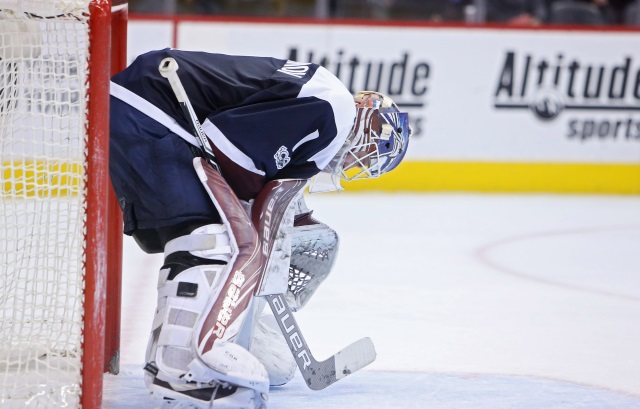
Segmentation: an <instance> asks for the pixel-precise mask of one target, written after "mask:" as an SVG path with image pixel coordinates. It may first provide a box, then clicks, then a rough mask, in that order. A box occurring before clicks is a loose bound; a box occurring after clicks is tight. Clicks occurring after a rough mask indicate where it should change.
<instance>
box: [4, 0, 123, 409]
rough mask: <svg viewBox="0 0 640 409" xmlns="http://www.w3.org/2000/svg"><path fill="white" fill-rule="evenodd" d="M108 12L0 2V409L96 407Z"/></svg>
mask: <svg viewBox="0 0 640 409" xmlns="http://www.w3.org/2000/svg"><path fill="white" fill-rule="evenodd" d="M110 8H111V4H110V1H109V0H97V1H96V0H94V1H90V0H0V67H1V73H0V150H1V152H0V164H1V166H2V168H1V172H0V226H1V227H0V406H1V407H3V408H12V407H29V408H41V407H42V408H45V407H46V408H51V407H81V406H84V407H99V402H100V400H99V399H100V397H101V396H100V393H101V392H100V391H101V386H102V380H101V378H102V372H103V371H102V369H103V359H104V358H103V357H104V339H103V338H104V325H105V324H104V321H105V314H104V305H105V295H104V289H105V288H104V287H105V285H106V283H105V277H106V253H107V247H106V229H105V226H104V225H105V223H106V222H107V210H106V207H105V201H106V200H107V189H108V179H107V175H108V173H107V168H106V164H107V161H108V158H107V152H108V144H107V142H106V140H107V134H108V122H107V120H106V118H108V78H109V61H108V59H109V53H108V51H107V50H108V49H109V44H110V38H109V18H110V13H111V10H110ZM99 47H102V48H103V49H102V50H101V49H100V48H99ZM101 59H102V60H103V61H101ZM105 67H106V68H105ZM105 84H106V86H105ZM96 361H97V362H96ZM96 395H97V396H96Z"/></svg>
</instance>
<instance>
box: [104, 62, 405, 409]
mask: <svg viewBox="0 0 640 409" xmlns="http://www.w3.org/2000/svg"><path fill="white" fill-rule="evenodd" d="M164 61H171V62H172V63H173V64H175V67H174V71H175V70H176V69H177V71H175V72H177V75H178V77H179V80H180V84H181V87H182V88H183V91H184V94H185V95H183V96H182V97H180V96H179V95H178V94H177V93H176V90H175V87H174V85H175V84H173V83H171V82H170V81H169V80H168V78H169V77H168V76H167V75H166V74H163V73H162V72H161V71H162V70H159V67H162V64H163V62H164ZM178 67H179V68H178ZM185 98H188V100H187V101H186V102H185V101H184V99H185ZM185 104H186V105H185ZM186 108H188V109H186ZM189 115H191V117H190V116H189ZM410 133H411V130H410V127H409V122H408V115H407V113H404V112H400V110H399V109H398V107H397V105H395V104H394V103H393V101H392V100H391V99H390V98H389V97H387V96H385V95H383V94H380V93H378V92H373V91H364V92H360V93H358V94H357V95H356V96H355V97H354V96H353V95H351V93H350V92H349V91H348V90H347V88H345V86H344V85H343V84H342V83H341V82H340V80H339V79H338V78H336V77H335V76H333V75H332V74H331V73H329V71H327V70H326V69H325V68H323V67H321V66H318V65H316V64H312V63H299V62H294V61H287V60H281V59H276V58H266V57H248V56H229V55H222V54H210V53H205V52H193V51H181V50H175V49H164V50H159V51H152V52H149V53H146V54H143V55H141V56H139V57H138V58H137V59H136V60H135V61H134V62H133V63H132V64H131V65H130V66H129V67H128V68H127V69H125V70H124V71H122V72H121V73H119V74H117V75H115V76H114V77H113V78H112V83H111V142H110V173H111V179H112V182H113V186H114V189H115V192H116V195H117V198H118V200H119V203H120V206H121V209H122V211H123V216H124V231H125V233H126V234H128V235H131V236H133V238H134V239H135V241H136V242H137V243H138V245H139V246H140V248H141V249H142V250H144V251H145V252H148V253H163V255H164V265H163V266H162V268H161V269H160V271H159V277H158V282H157V291H158V304H157V309H156V314H155V318H154V320H153V324H152V327H151V335H150V339H149V344H148V348H147V354H146V365H145V377H146V379H145V380H146V384H147V387H148V388H149V390H150V391H151V393H152V395H153V396H155V397H158V398H159V399H164V400H174V401H186V402H189V403H191V404H194V405H197V406H201V407H214V408H252V409H253V408H264V407H267V404H268V397H269V387H270V386H273V385H283V384H285V383H287V382H288V381H289V380H290V379H292V377H293V376H294V373H295V371H296V362H295V360H294V357H293V355H292V354H291V352H290V348H289V347H288V345H287V341H286V340H285V338H284V337H283V335H282V332H281V330H280V327H279V326H278V325H277V323H276V319H275V317H274V315H273V314H272V313H271V312H270V311H269V309H267V308H265V304H266V302H267V298H266V297H267V296H269V295H273V294H283V297H284V300H286V301H282V302H281V304H282V305H284V304H288V305H289V306H290V307H291V309H292V310H294V311H295V310H298V309H300V308H303V307H304V306H305V304H306V303H307V302H308V301H309V299H310V298H311V296H312V295H313V294H314V292H315V291H316V289H317V288H318V286H319V285H320V283H322V281H323V280H324V279H325V278H326V276H327V275H328V274H329V272H330V271H331V268H332V265H333V263H334V261H335V257H336V254H337V250H338V235H337V233H336V232H335V231H334V230H332V229H331V228H330V227H329V226H327V225H325V224H323V223H322V222H320V221H318V220H316V219H315V218H314V217H312V212H311V210H309V209H308V208H307V206H306V204H305V201H304V196H303V190H304V189H305V188H307V187H308V189H309V191H310V192H318V191H329V190H339V189H341V186H340V181H341V180H354V179H363V178H375V177H378V176H380V175H381V174H383V173H386V172H389V171H391V170H393V169H394V168H396V166H398V164H399V163H400V162H401V161H402V159H403V157H404V156H405V154H406V150H407V145H408V142H409V136H410ZM202 135H205V136H204V138H203V137H202ZM198 136H200V138H199V137H198ZM203 139H204V140H203ZM149 285H153V284H151V283H149Z"/></svg>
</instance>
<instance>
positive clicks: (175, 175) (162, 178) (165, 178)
mask: <svg viewBox="0 0 640 409" xmlns="http://www.w3.org/2000/svg"><path fill="white" fill-rule="evenodd" d="M110 127H111V134H110V144H109V149H110V158H109V173H110V175H111V181H112V183H113V188H114V190H115V193H116V197H117V198H118V202H119V204H120V208H121V209H122V211H123V219H124V232H125V234H128V235H133V237H134V238H135V239H136V241H137V242H138V244H139V245H140V247H141V248H142V249H143V250H144V251H146V252H147V253H160V252H162V251H163V250H164V245H165V243H166V242H167V241H169V240H171V239H173V238H175V237H178V236H181V235H185V234H189V233H190V232H191V231H192V230H193V229H195V228H197V227H200V226H203V225H206V224H213V223H220V215H219V214H218V212H217V210H216V208H215V206H214V205H213V203H212V202H211V200H210V199H209V197H208V195H207V193H206V191H205V190H204V187H203V186H202V184H201V183H200V181H199V180H198V176H197V175H196V173H195V171H194V169H193V164H192V160H193V157H194V152H193V151H192V147H191V146H190V145H189V144H188V143H187V142H185V141H184V140H183V139H182V138H180V137H179V136H178V135H176V134H174V133H173V132H171V131H170V130H169V129H168V128H166V127H165V126H164V125H162V124H160V123H158V122H157V121H155V120H154V119H152V118H150V117H148V116H147V115H145V114H143V113H142V112H140V111H138V110H137V109H135V108H133V107H131V106H130V105H128V104H126V103H124V102H122V101H120V100H119V99H117V98H114V97H111V122H110Z"/></svg>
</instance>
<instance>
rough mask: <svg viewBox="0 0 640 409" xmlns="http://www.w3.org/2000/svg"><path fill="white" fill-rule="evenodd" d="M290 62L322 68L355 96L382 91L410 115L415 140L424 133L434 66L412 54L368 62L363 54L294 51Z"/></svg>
mask: <svg viewBox="0 0 640 409" xmlns="http://www.w3.org/2000/svg"><path fill="white" fill-rule="evenodd" d="M287 59H289V60H290V61H299V62H310V63H316V64H319V65H321V66H323V67H325V68H326V69H328V70H329V71H331V72H332V73H333V74H334V75H335V76H336V77H338V78H339V79H340V80H341V81H342V82H343V83H344V84H345V85H346V86H347V88H348V89H349V91H350V92H351V93H352V94H355V93H356V92H358V91H364V90H367V91H378V92H381V93H383V94H386V95H388V96H389V97H391V98H392V99H393V100H394V102H395V103H396V104H397V105H398V107H399V108H400V109H401V110H406V111H408V112H409V113H410V115H409V118H410V120H411V126H412V128H413V135H412V136H413V137H419V136H420V134H421V132H424V129H423V128H424V127H425V123H426V118H425V115H424V108H425V107H426V105H427V94H428V92H429V82H430V80H431V78H430V75H431V66H430V65H429V63H428V62H427V61H423V60H420V59H417V58H415V57H413V56H412V55H411V54H410V53H409V52H400V53H398V54H396V55H386V54H385V55H384V57H381V58H375V59H367V58H365V57H363V56H362V54H359V53H355V52H350V51H348V50H346V49H338V50H336V52H335V53H331V54H329V55H327V54H325V55H322V54H320V53H318V52H316V51H314V50H313V49H305V50H301V49H298V48H297V47H294V48H290V49H289V52H288V55H287Z"/></svg>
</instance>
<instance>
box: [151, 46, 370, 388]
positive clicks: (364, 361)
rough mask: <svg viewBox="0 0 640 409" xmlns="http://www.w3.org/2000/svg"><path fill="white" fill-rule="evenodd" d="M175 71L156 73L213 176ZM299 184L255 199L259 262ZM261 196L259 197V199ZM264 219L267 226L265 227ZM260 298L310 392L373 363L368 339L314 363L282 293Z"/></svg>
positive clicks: (168, 63) (171, 67) (170, 65)
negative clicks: (260, 240)
mask: <svg viewBox="0 0 640 409" xmlns="http://www.w3.org/2000/svg"><path fill="white" fill-rule="evenodd" d="M178 68H179V67H178V63H177V62H176V60H175V59H173V58H170V57H169V58H165V59H163V60H162V61H161V62H160V65H159V67H158V70H159V71H160V74H161V75H162V76H163V77H164V78H167V79H168V80H169V84H170V85H171V89H172V90H173V92H174V94H175V95H176V98H177V100H178V102H179V104H180V106H181V108H182V111H183V113H184V115H185V116H186V117H187V119H189V120H190V123H191V126H192V132H194V134H195V136H196V137H197V138H198V142H199V143H200V148H201V149H202V153H203V156H204V158H205V159H206V161H207V162H208V163H209V164H210V165H211V166H212V167H213V168H214V169H215V170H216V171H217V172H216V173H218V174H219V172H220V169H219V167H218V165H217V164H216V163H215V158H214V155H213V150H212V149H211V146H210V145H209V140H208V139H207V137H206V135H205V134H204V131H203V130H202V127H201V125H200V122H199V121H198V118H197V117H196V115H195V111H194V110H193V107H192V105H191V102H190V100H189V97H188V95H187V93H186V91H185V89H184V87H183V85H182V82H181V81H180V77H179V76H178V73H177V71H178ZM212 176H213V175H212ZM216 180H217V181H218V182H221V181H224V179H223V178H222V177H216ZM288 182H289V183H288ZM301 182H302V181H301V180H295V179H292V180H277V181H272V182H270V184H269V185H268V186H267V187H270V189H268V188H265V189H264V190H263V192H261V194H260V195H259V197H258V198H256V203H255V207H254V209H253V212H252V213H253V222H254V225H255V226H256V228H257V230H258V232H259V233H260V236H261V237H262V238H263V239H267V240H264V241H263V243H262V249H263V253H264V256H265V257H264V258H263V260H265V264H266V262H267V260H270V259H271V257H270V255H271V253H272V252H273V251H274V248H273V247H274V242H275V237H276V232H277V231H278V230H279V227H280V225H281V223H282V220H283V218H284V215H285V212H286V210H287V208H288V207H289V204H290V202H291V200H292V199H293V198H294V197H295V196H296V195H297V194H298V193H299V192H300V190H301V189H303V188H304V186H305V185H306V183H301ZM274 186H275V187H274ZM283 186H285V189H286V194H274V193H275V192H276V189H280V190H279V191H278V192H280V193H282V189H283ZM261 195H262V198H261V197H260V196H261ZM265 209H269V211H270V213H271V217H270V218H269V219H266V218H265V217H262V216H263V214H264V210H265ZM267 220H268V225H266V223H267ZM265 229H269V231H271V232H272V233H273V234H271V235H270V236H269V235H268V234H263V233H265ZM269 237H271V238H272V240H268V238H269ZM266 268H267V266H265V265H263V266H262V270H263V271H262V273H263V274H264V273H266ZM264 297H265V298H266V300H267V303H268V304H269V306H270V307H271V310H272V311H273V313H274V315H275V317H276V322H277V323H278V326H279V327H280V330H281V331H282V334H283V335H284V337H285V339H286V341H287V344H288V346H289V349H290V350H291V353H292V355H293V357H294V359H295V361H296V364H297V365H298V368H299V369H300V373H301V374H302V376H303V378H304V380H305V382H306V384H307V386H308V387H309V388H310V389H312V390H321V389H324V388H326V387H327V386H329V385H331V384H333V383H335V382H337V381H338V380H340V379H342V378H344V377H345V376H347V375H350V374H352V373H353V372H356V371H357V370H359V369H361V368H364V367H365V366H367V365H368V364H370V363H371V362H373V361H374V360H375V358H376V352H375V348H374V346H373V343H372V342H371V339H369V338H362V339H360V340H358V341H356V342H354V343H352V344H350V345H348V346H347V347H346V348H343V349H342V350H340V351H339V352H337V353H336V354H334V355H332V356H330V357H329V358H327V359H326V360H324V361H318V360H316V359H315V357H314V356H313V355H312V354H311V351H310V350H309V346H308V345H307V342H306V340H305V339H304V337H303V336H302V332H301V331H300V327H299V326H298V323H297V322H296V321H295V319H294V318H293V313H292V312H291V309H290V308H289V305H288V304H287V302H286V300H285V298H284V297H283V296H282V294H268V295H264Z"/></svg>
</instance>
